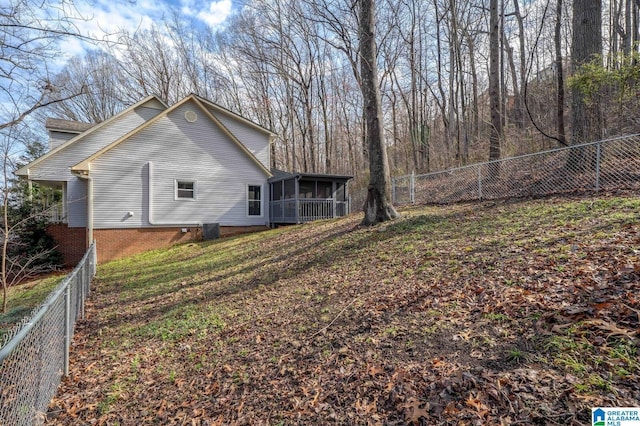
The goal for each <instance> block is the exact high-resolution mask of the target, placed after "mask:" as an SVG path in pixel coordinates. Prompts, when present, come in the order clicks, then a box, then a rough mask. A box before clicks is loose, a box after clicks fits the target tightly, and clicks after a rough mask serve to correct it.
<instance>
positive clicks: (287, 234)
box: [47, 196, 640, 425]
mask: <svg viewBox="0 0 640 426" xmlns="http://www.w3.org/2000/svg"><path fill="white" fill-rule="evenodd" d="M401 212H402V214H403V216H402V218H401V219H398V220H396V221H394V222H391V223H388V224H383V225H380V226H376V227H373V228H360V227H359V226H358V223H359V221H360V219H361V215H352V216H350V217H347V218H343V219H340V220H335V221H325V222H317V223H312V224H307V225H300V226H293V227H287V228H279V229H275V230H271V231H267V232H263V233H257V234H251V235H245V236H239V237H235V238H228V239H222V240H218V241H213V242H202V243H197V244H196V243H192V244H186V245H180V246H176V247H174V248H172V249H169V250H162V251H154V252H150V253H146V254H143V255H140V256H135V257H132V258H129V259H126V260H122V261H117V262H112V263H109V264H105V265H101V266H100V267H99V268H98V275H97V277H96V279H95V281H94V283H93V290H92V291H93V292H92V295H91V299H90V301H89V305H88V307H87V311H86V312H87V320H86V321H83V322H81V323H79V324H78V326H77V335H76V338H75V343H74V346H73V348H72V354H71V375H70V377H68V378H67V379H65V380H64V381H63V383H62V385H61V387H60V389H59V392H58V394H57V396H56V397H55V399H54V401H53V402H52V404H51V406H50V408H49V414H48V421H47V422H48V423H49V424H68V425H75V424H105V425H106V424H108V425H139V424H162V425H164V424H181V425H182V424H189V425H213V424H248V425H249V424H250V425H258V424H263V425H267V424H269V425H288V424H327V423H329V424H430V425H431V424H440V425H461V424H466V425H476V424H477V425H484V424H492V425H494V424H496V425H497V424H505V425H511V424H541V425H542V424H545V425H546V424H558V425H570V424H576V425H578V424H590V421H591V419H590V416H591V407H598V406H604V407H615V406H639V405H640V402H639V401H640V378H639V376H640V370H639V365H640V361H639V354H638V345H639V338H640V336H639V334H638V329H639V322H638V316H639V315H640V252H639V250H640V199H638V197H631V196H609V197H602V198H594V199H591V198H579V199H573V200H567V199H544V200H536V201H519V202H485V203H472V204H459V205H453V206H435V207H434V206H429V207H425V206H421V207H409V208H404V209H401Z"/></svg>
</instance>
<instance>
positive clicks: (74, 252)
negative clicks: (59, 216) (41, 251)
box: [47, 223, 87, 267]
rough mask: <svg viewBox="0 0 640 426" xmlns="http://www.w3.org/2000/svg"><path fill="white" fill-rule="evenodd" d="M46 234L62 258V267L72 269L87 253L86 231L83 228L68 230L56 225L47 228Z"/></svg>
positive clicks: (66, 227) (59, 224)
mask: <svg viewBox="0 0 640 426" xmlns="http://www.w3.org/2000/svg"><path fill="white" fill-rule="evenodd" d="M47 233H48V234H49V235H51V237H53V239H54V240H55V241H56V243H57V244H58V247H57V249H58V251H59V252H60V253H61V254H62V257H63V258H64V266H66V267H73V266H76V265H77V264H78V262H80V260H82V256H84V253H85V252H86V251H87V230H86V229H85V228H69V227H68V226H67V225H66V224H62V223H58V224H52V225H49V226H47Z"/></svg>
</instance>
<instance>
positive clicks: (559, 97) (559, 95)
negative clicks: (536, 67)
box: [554, 0, 567, 145]
mask: <svg viewBox="0 0 640 426" xmlns="http://www.w3.org/2000/svg"><path fill="white" fill-rule="evenodd" d="M561 30H562V0H557V3H556V25H555V34H554V42H555V49H556V71H557V73H558V79H557V84H558V87H557V91H556V132H557V133H558V139H559V140H560V143H561V144H562V145H566V144H567V136H566V134H565V129H564V66H563V64H562V31H561Z"/></svg>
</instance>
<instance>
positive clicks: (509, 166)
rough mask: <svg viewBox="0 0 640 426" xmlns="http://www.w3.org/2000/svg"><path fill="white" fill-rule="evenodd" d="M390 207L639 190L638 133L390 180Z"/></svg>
mask: <svg viewBox="0 0 640 426" xmlns="http://www.w3.org/2000/svg"><path fill="white" fill-rule="evenodd" d="M392 189H393V202H394V204H409V203H418V204H427V203H435V204H445V203H454V202H460V201H475V200H489V199H498V198H514V197H533V196H543V195H552V194H559V193H569V192H589V191H595V192H598V191H606V190H619V189H640V134H638V135H630V136H624V137H618V138H614V139H607V140H602V141H598V142H591V143H586V144H581V145H573V146H569V147H565V148H559V149H554V150H550V151H544V152H539V153H536V154H529V155H522V156H518V157H512V158H505V159H503V160H497V161H490V162H487V163H480V164H474V165H471V166H466V167H460V168H456V169H450V170H446V171H443V172H435V173H428V174H423V175H408V176H401V177H396V178H393V182H392Z"/></svg>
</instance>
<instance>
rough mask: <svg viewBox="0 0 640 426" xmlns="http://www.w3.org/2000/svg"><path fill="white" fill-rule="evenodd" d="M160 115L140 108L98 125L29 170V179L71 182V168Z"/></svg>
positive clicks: (152, 110)
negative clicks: (75, 141)
mask: <svg viewBox="0 0 640 426" xmlns="http://www.w3.org/2000/svg"><path fill="white" fill-rule="evenodd" d="M160 112H161V111H160V110H158V109H154V108H145V107H138V108H135V109H134V110H133V111H130V112H129V113H125V114H123V115H122V116H120V117H117V118H115V119H114V120H112V121H110V122H109V123H106V124H104V125H103V126H99V127H98V126H96V127H95V128H94V129H95V130H93V129H92V130H89V131H88V133H87V134H86V135H85V136H83V137H82V139H80V140H78V142H77V143H72V144H71V145H68V146H66V147H64V148H61V149H60V151H57V152H55V153H52V154H51V156H50V157H48V158H46V159H44V160H43V161H41V162H40V163H38V164H36V165H34V166H33V167H30V169H29V178H30V179H32V180H36V181H37V180H49V181H68V180H70V179H73V178H75V177H74V176H73V174H72V173H71V171H70V167H71V166H74V165H76V164H78V163H79V162H81V161H82V160H84V159H85V158H87V157H88V156H90V155H91V154H93V153H95V152H96V151H98V150H100V149H101V148H103V147H105V146H106V145H108V144H110V143H112V142H113V141H115V140H117V139H119V138H120V137H122V136H124V135H125V134H127V133H129V132H130V131H132V130H133V129H135V128H136V127H138V126H140V125H141V124H143V123H144V122H145V121H147V120H149V119H150V118H152V117H154V116H155V115H157V114H159V113H160Z"/></svg>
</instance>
